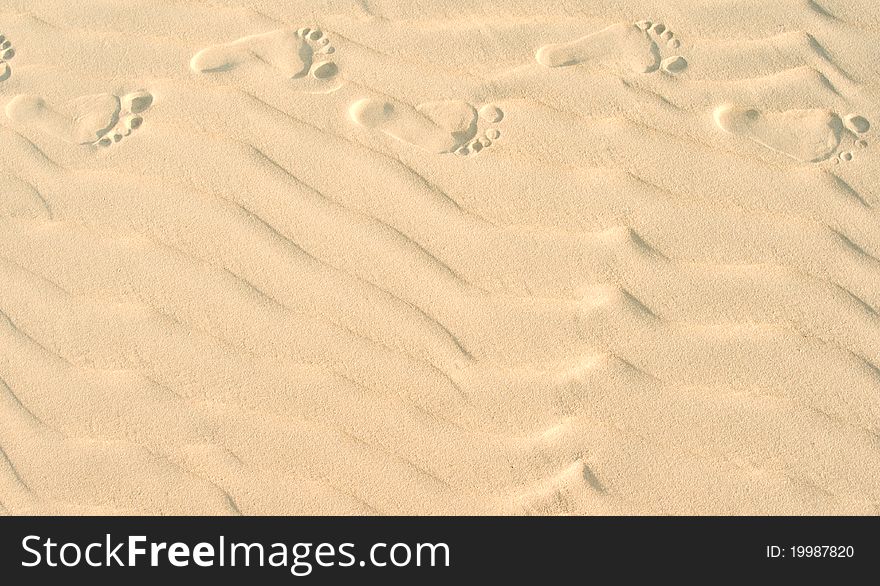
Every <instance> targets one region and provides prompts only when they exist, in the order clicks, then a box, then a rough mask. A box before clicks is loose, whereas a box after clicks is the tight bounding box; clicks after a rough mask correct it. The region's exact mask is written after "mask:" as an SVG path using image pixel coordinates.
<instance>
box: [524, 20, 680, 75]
mask: <svg viewBox="0 0 880 586" xmlns="http://www.w3.org/2000/svg"><path fill="white" fill-rule="evenodd" d="M680 46H681V42H680V41H679V40H678V39H677V38H676V37H675V35H673V33H672V32H671V31H670V30H669V29H667V28H666V25H664V24H662V23H653V22H650V21H647V20H643V21H640V22H638V23H636V24H629V23H623V22H622V23H618V24H613V25H611V26H609V27H607V28H604V29H602V30H600V31H598V32H595V33H591V34H589V35H586V36H583V37H581V38H579V39H575V40H573V41H569V42H566V43H556V44H551V45H544V46H543V47H541V48H540V49H538V51H537V53H536V54H535V59H537V61H538V63H540V64H541V65H544V66H545V67H563V66H566V65H577V64H580V63H608V64H617V65H624V66H626V67H628V68H630V69H632V70H633V71H635V72H636V73H651V72H653V71H657V70H658V69H661V70H662V71H664V72H665V73H668V74H670V75H674V74H677V73H680V72H681V71H683V70H684V69H685V68H686V67H687V61H686V60H685V58H684V57H682V56H681V55H671V56H665V55H666V51H667V49H669V50H675V49H678V48H679V47H680Z"/></svg>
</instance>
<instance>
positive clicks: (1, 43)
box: [0, 35, 15, 81]
mask: <svg viewBox="0 0 880 586" xmlns="http://www.w3.org/2000/svg"><path fill="white" fill-rule="evenodd" d="M13 57H15V49H13V48H12V43H11V42H10V41H9V39H7V38H6V37H5V36H4V35H0V81H6V80H7V79H9V76H10V75H12V67H10V66H9V61H10V60H11V59H12V58H13Z"/></svg>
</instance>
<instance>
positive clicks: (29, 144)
mask: <svg viewBox="0 0 880 586" xmlns="http://www.w3.org/2000/svg"><path fill="white" fill-rule="evenodd" d="M878 6H880V5H878V4H877V3H876V2H873V1H870V0H782V1H780V2H770V3H768V2H764V1H758V0H716V1H708V0H681V1H673V0H669V1H667V2H659V1H646V0H642V1H634V0H631V1H623V2H621V1H616V0H615V1H611V0H597V1H595V2H592V1H586V0H585V1H581V2H578V1H574V0H565V1H563V0H549V1H545V2H534V1H533V0H486V1H484V2H467V1H465V0H431V1H430V2H419V3H414V2H407V1H404V0H363V1H360V2H350V1H342V0H338V1H337V0H325V1H320V2H319V1H314V2H306V1H293V2H291V1H282V0H255V1H252V2H247V1H245V0H230V1H228V2H225V1H224V2H213V1H211V2H204V1H202V2H199V1H184V0H181V1H176V2H154V1H149V0H130V1H126V2H116V1H112V0H87V1H83V2H75V3H70V2H65V1H62V0H5V2H4V3H3V5H2V7H0V35H2V39H0V448H2V449H0V511H2V512H4V513H8V514H246V515H248V514H419V515H427V514H432V515H435V514H875V513H877V512H878V506H880V482H878V478H880V435H878V434H880V315H878V311H880V213H878V207H880V144H878V141H877V140H876V138H875V134H876V129H877V122H878V120H880V81H878V80H880V77H878V74H880V71H878V70H880V60H878V59H877V56H878V50H877V47H878V46H880V8H878ZM872 124H873V126H872Z"/></svg>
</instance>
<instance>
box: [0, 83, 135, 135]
mask: <svg viewBox="0 0 880 586" xmlns="http://www.w3.org/2000/svg"><path fill="white" fill-rule="evenodd" d="M119 110H120V105H119V98H118V97H117V96H114V95H113V94H95V95H91V96H82V97H79V98H76V99H74V100H71V101H70V102H67V103H66V104H64V105H62V106H60V107H58V108H57V109H56V108H55V107H53V106H51V105H50V104H48V103H47V102H46V101H45V100H44V99H43V98H42V97H40V96H34V95H27V94H23V95H19V96H16V97H14V98H13V99H12V100H11V101H10V102H9V103H8V104H6V116H8V117H9V119H10V120H12V121H13V122H17V123H19V124H23V125H25V126H31V127H34V128H37V129H39V130H41V131H42V132H45V133H46V134H49V135H51V136H54V137H56V138H60V139H62V140H64V141H67V142H70V143H73V144H91V143H94V142H95V141H97V140H99V139H100V138H101V137H103V136H104V135H105V134H106V133H107V132H108V131H109V130H110V129H111V128H113V127H114V126H115V125H116V122H117V121H118V120H119Z"/></svg>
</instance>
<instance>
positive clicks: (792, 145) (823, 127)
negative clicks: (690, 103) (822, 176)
mask: <svg viewBox="0 0 880 586" xmlns="http://www.w3.org/2000/svg"><path fill="white" fill-rule="evenodd" d="M714 118H715V124H716V125H717V126H718V127H719V128H720V129H721V130H724V131H725V132H728V133H730V134H735V135H738V136H744V137H746V138H748V139H750V140H752V141H754V142H756V143H758V144H760V145H762V146H765V147H767V148H769V149H772V150H774V151H776V152H779V153H782V154H784V155H787V156H789V157H791V158H793V159H796V160H798V161H801V162H802V163H815V162H819V161H825V160H827V159H830V158H831V157H834V161H835V162H840V161H850V160H852V159H853V153H852V150H845V149H841V148H840V147H841V145H842V144H844V143H846V144H847V145H848V144H849V143H852V144H853V145H854V146H855V147H858V148H864V147H865V146H867V142H866V141H864V140H863V139H861V138H860V137H859V135H862V134H864V133H866V132H867V131H868V129H869V128H870V126H871V125H870V123H869V122H868V120H867V119H866V118H864V117H863V116H859V115H857V114H849V115H847V116H844V117H843V118H841V117H840V116H838V115H837V114H835V113H834V112H831V111H828V110H819V109H812V110H787V111H785V112H764V111H761V110H758V109H754V108H741V107H738V106H732V105H723V106H719V107H717V108H715V112H714Z"/></svg>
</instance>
